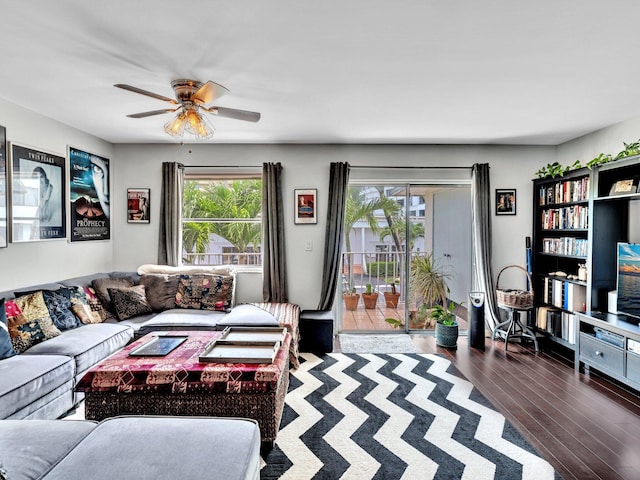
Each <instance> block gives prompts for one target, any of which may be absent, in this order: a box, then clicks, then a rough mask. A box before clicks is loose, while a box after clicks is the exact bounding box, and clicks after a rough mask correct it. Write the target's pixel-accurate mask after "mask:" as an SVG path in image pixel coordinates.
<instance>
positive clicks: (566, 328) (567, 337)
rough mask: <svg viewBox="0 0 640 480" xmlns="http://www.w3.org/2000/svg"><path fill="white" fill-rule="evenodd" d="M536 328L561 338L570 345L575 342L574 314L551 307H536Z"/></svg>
mask: <svg viewBox="0 0 640 480" xmlns="http://www.w3.org/2000/svg"><path fill="white" fill-rule="evenodd" d="M536 328H537V329H538V330H540V331H543V332H547V333H549V334H551V335H553V336H554V337H557V338H561V339H562V340H564V341H565V342H567V343H569V344H570V345H574V344H575V343H576V316H575V315H574V314H573V313H569V312H562V311H560V310H557V309H555V308H553V307H538V311H537V313H536Z"/></svg>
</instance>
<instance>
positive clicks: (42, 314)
mask: <svg viewBox="0 0 640 480" xmlns="http://www.w3.org/2000/svg"><path fill="white" fill-rule="evenodd" d="M14 303H15V304H16V306H17V307H18V308H19V309H20V312H21V313H22V314H23V315H24V316H25V318H26V319H27V320H35V319H36V318H48V319H49V320H51V315H49V309H48V308H47V304H46V303H44V296H43V295H42V290H38V291H37V292H33V293H29V294H27V295H22V296H16V299H15V300H14Z"/></svg>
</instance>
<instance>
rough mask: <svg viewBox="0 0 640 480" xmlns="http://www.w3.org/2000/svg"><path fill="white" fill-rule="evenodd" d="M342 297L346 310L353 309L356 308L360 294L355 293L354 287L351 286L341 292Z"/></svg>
mask: <svg viewBox="0 0 640 480" xmlns="http://www.w3.org/2000/svg"><path fill="white" fill-rule="evenodd" d="M342 298H344V304H345V306H346V308H347V310H355V309H356V308H358V300H360V294H359V293H356V289H355V287H351V288H350V289H349V290H347V291H346V292H344V293H343V294H342Z"/></svg>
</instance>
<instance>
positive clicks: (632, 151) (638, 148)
mask: <svg viewBox="0 0 640 480" xmlns="http://www.w3.org/2000/svg"><path fill="white" fill-rule="evenodd" d="M622 143H623V144H624V150H622V151H620V152H618V154H617V155H616V156H615V158H614V160H620V159H621V158H626V157H633V156H634V155H640V140H638V141H637V142H633V143H625V142H622Z"/></svg>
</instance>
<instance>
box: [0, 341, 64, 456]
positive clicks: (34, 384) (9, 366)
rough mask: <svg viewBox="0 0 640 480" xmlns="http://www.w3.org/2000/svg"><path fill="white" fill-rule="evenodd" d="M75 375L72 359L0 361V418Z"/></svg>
mask: <svg viewBox="0 0 640 480" xmlns="http://www.w3.org/2000/svg"><path fill="white" fill-rule="evenodd" d="M70 331H71V332H73V331H74V330H70ZM74 373H75V368H74V362H73V360H72V359H71V358H69V357H65V356H61V355H24V354H23V355H15V356H13V357H11V358H5V359H4V360H2V361H1V362H0V398H2V402H0V418H8V417H10V416H11V415H13V414H14V413H15V412H18V411H19V410H22V409H23V408H24V407H26V406H28V405H31V404H33V403H34V402H35V401H36V400H37V399H39V398H42V397H44V396H46V395H47V394H48V393H50V392H52V391H54V390H55V389H57V388H58V387H61V386H63V385H64V384H65V383H70V382H71V381H72V380H73V378H74ZM0 423H2V422H0ZM0 438H1V436H0ZM0 451H2V450H0ZM3 460H6V458H3Z"/></svg>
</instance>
